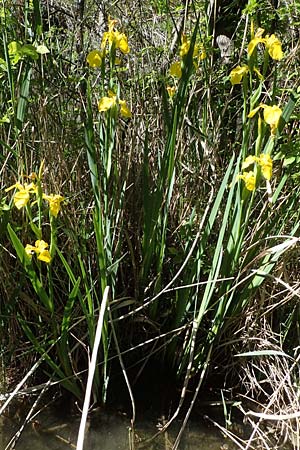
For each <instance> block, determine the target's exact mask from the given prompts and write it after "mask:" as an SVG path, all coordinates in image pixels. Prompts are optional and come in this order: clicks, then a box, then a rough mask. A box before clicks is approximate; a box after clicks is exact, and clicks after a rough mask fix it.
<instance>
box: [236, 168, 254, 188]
mask: <svg viewBox="0 0 300 450" xmlns="http://www.w3.org/2000/svg"><path fill="white" fill-rule="evenodd" d="M237 179H241V180H243V181H244V182H245V186H246V189H247V190H248V191H254V189H255V185H256V178H255V174H254V172H253V171H252V170H250V172H243V175H238V176H237Z"/></svg>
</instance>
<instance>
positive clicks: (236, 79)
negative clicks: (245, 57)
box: [229, 66, 249, 85]
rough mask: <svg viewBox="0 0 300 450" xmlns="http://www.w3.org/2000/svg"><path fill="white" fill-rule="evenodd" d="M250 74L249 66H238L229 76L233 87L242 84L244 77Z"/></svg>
mask: <svg viewBox="0 0 300 450" xmlns="http://www.w3.org/2000/svg"><path fill="white" fill-rule="evenodd" d="M248 72H249V67H248V66H237V67H235V68H234V69H232V71H231V72H230V74H229V79H230V82H231V84H232V85H234V84H240V83H241V81H242V79H243V77H244V75H246V73H248Z"/></svg>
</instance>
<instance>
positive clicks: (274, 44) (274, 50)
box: [248, 28, 283, 61]
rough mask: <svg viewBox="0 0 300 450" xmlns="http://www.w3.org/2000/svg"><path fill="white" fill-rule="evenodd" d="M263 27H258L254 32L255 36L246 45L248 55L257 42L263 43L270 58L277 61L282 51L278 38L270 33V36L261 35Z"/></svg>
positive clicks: (281, 56) (281, 55) (280, 57)
mask: <svg viewBox="0 0 300 450" xmlns="http://www.w3.org/2000/svg"><path fill="white" fill-rule="evenodd" d="M264 31H265V30H264V29H263V28H259V29H258V30H257V32H256V33H255V36H254V38H253V39H251V41H250V42H249V45H248V56H249V57H250V56H251V55H252V53H253V52H254V49H255V48H256V47H257V45H258V44H260V43H261V44H264V45H265V47H266V49H267V51H268V53H269V55H270V56H271V58H272V59H274V60H277V61H279V60H280V59H282V58H283V51H282V47H281V42H280V40H279V39H278V38H277V37H276V36H275V34H272V35H271V36H269V35H266V37H264V38H263V37H262V35H263V34H264Z"/></svg>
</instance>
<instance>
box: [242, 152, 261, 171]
mask: <svg viewBox="0 0 300 450" xmlns="http://www.w3.org/2000/svg"><path fill="white" fill-rule="evenodd" d="M257 161H258V158H257V156H253V155H250V156H247V158H246V159H245V161H244V162H243V164H242V170H244V169H247V167H249V166H251V165H252V164H254V163H256V162H257Z"/></svg>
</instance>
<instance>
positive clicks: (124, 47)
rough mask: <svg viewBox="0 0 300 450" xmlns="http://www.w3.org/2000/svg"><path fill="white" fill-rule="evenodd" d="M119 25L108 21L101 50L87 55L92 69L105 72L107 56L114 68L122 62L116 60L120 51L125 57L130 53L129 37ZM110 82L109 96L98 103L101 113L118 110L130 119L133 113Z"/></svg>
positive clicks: (113, 20)
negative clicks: (117, 27) (117, 26)
mask: <svg viewBox="0 0 300 450" xmlns="http://www.w3.org/2000/svg"><path fill="white" fill-rule="evenodd" d="M117 23H118V21H117V20H116V19H111V18H109V19H108V31H106V32H105V33H104V34H103V37H102V41H101V45H100V49H96V50H92V51H91V52H89V54H88V55H87V58H86V60H87V63H88V64H89V66H90V67H91V68H101V69H102V70H103V72H104V71H105V60H106V56H108V59H109V63H110V67H114V66H115V65H118V64H119V63H120V60H119V59H118V58H116V51H117V50H120V52H121V53H122V54H123V55H126V54H128V53H129V52H130V48H129V45H128V40H127V36H126V35H125V33H120V32H119V31H118V30H117V29H116V25H117ZM110 81H111V83H110V89H109V90H108V95H105V96H103V97H102V98H101V99H100V100H99V102H98V110H99V112H105V111H108V110H110V109H112V110H116V109H118V110H119V112H120V114H121V116H122V117H124V118H130V117H131V111H130V109H129V107H128V106H127V103H126V101H125V100H122V99H120V98H119V95H118V94H117V92H118V90H117V88H116V86H113V83H112V81H113V80H110Z"/></svg>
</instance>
